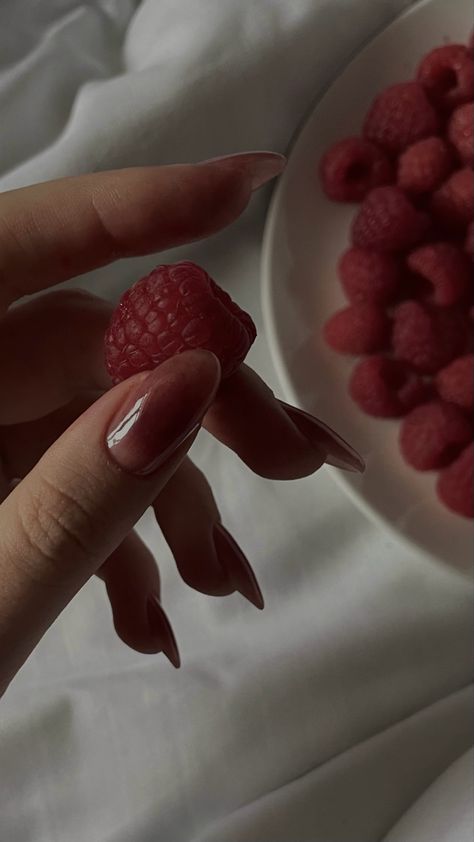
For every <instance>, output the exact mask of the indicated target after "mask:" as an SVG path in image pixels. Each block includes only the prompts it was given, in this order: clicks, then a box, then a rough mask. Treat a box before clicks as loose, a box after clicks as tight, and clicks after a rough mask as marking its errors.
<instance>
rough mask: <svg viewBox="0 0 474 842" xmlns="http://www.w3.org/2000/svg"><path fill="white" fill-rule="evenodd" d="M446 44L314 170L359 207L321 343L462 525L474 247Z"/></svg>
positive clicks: (463, 129)
mask: <svg viewBox="0 0 474 842" xmlns="http://www.w3.org/2000/svg"><path fill="white" fill-rule="evenodd" d="M472 53H473V42H472V38H471V43H470V44H469V46H468V47H466V46H463V45H461V44H449V45H445V46H442V47H439V48H437V49H435V50H433V51H432V52H430V53H429V54H428V55H426V56H425V57H424V58H423V60H422V61H421V64H420V65H419V67H418V71H417V75H416V79H415V80H414V81H410V82H402V83H400V84H397V85H392V86H391V87H389V88H387V89H386V90H384V91H382V93H381V94H380V95H379V96H378V97H377V98H376V99H375V101H374V103H373V104H372V106H371V108H370V110H369V112H368V114H367V116H366V118H365V122H364V127H363V136H362V137H350V138H346V139H343V140H341V141H339V142H338V143H336V144H335V145H334V146H332V147H331V148H330V149H329V150H328V152H327V153H326V154H325V156H324V157H323V159H322V161H321V165H320V176H321V182H322V185H323V189H324V190H325V193H326V195H327V196H328V197H329V198H330V199H332V200H334V201H338V202H361V205H360V208H359V209H358V211H357V213H356V215H355V217H354V220H353V223H352V231H351V235H352V245H351V247H350V248H349V249H348V250H347V251H346V252H345V253H344V254H343V255H342V257H341V259H340V261H339V265H338V273H339V278H340V281H341V284H342V287H343V289H344V292H345V295H346V297H347V299H348V302H349V306H348V307H346V308H344V309H342V310H340V311H339V312H337V313H335V314H334V315H333V316H332V317H331V318H330V319H329V321H328V322H327V323H326V325H325V328H324V335H325V339H326V341H327V343H328V344H329V345H330V346H331V347H332V348H333V349H335V350H336V351H338V352H340V353H344V354H353V355H363V356H364V358H363V359H362V360H360V361H359V362H357V363H356V365H355V367H354V369H353V372H352V375H351V378H350V382H349V391H350V394H351V396H352V398H353V399H354V401H356V403H357V404H358V405H359V407H360V408H361V409H362V410H363V411H365V412H366V413H368V414H369V415H374V416H379V417H386V418H388V417H392V418H395V417H402V416H404V418H403V420H402V423H401V430H400V447H401V451H402V454H403V456H404V458H405V460H406V461H407V462H408V463H409V464H410V465H412V466H413V467H414V468H416V469H417V470H421V471H426V470H439V471H440V474H439V477H438V483H437V490H438V495H439V497H440V499H441V500H442V501H443V502H444V503H445V504H446V505H447V506H448V507H449V508H450V509H451V510H452V511H455V512H457V513H458V514H461V515H464V516H466V517H474V480H473V467H474V444H473V443H472V433H473V430H472V418H473V416H472V413H473V397H474V396H473V392H474V356H473V353H472V345H471V334H472V317H473V313H474V308H473V307H472V283H473V281H472V257H473V247H474V222H473V217H474V173H473V170H472V166H473V161H474V145H473V134H474V103H473V100H474V61H473V54H472Z"/></svg>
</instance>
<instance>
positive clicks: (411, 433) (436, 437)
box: [400, 401, 472, 471]
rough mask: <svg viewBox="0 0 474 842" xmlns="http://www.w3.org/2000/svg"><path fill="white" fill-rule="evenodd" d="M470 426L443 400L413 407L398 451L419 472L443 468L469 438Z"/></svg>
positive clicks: (401, 435) (403, 424)
mask: <svg viewBox="0 0 474 842" xmlns="http://www.w3.org/2000/svg"><path fill="white" fill-rule="evenodd" d="M471 435H472V431H471V424H470V423H469V420H468V419H467V418H466V416H465V415H464V413H463V412H461V410H460V409H458V407H457V406H454V405H453V404H450V403H445V402H444V401H430V402H429V403H424V404H422V405H421V406H417V407H415V409H412V411H411V412H410V413H409V415H407V416H406V418H404V420H403V421H402V425H401V428H400V450H401V452H402V455H403V457H404V459H405V461H406V462H408V464H409V465H411V466H412V467H413V468H416V469H417V470H418V471H432V470H434V469H435V468H444V467H445V465H449V464H450V462H452V461H453V460H454V459H456V457H457V456H458V455H459V453H460V452H461V450H462V449H463V447H465V446H466V444H468V442H469V441H470V439H471Z"/></svg>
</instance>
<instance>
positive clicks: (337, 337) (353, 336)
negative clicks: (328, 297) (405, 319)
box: [324, 304, 390, 354]
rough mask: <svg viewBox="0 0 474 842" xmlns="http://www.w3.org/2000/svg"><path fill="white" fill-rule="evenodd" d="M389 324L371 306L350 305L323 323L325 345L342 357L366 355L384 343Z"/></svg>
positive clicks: (381, 314)
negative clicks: (342, 355) (345, 355)
mask: <svg viewBox="0 0 474 842" xmlns="http://www.w3.org/2000/svg"><path fill="white" fill-rule="evenodd" d="M389 325H390V321H389V319H388V316H387V315H386V314H385V313H384V311H383V310H382V309H381V308H379V307H377V306H376V305H375V304H353V305H352V307H347V308H346V309H344V310H339V311H338V312H337V313H335V314H334V315H333V316H331V318H330V319H329V320H328V321H327V322H326V324H325V326H324V337H325V339H326V342H327V343H328V345H330V346H331V348H334V350H335V351H339V352H340V353H342V354H370V353H372V352H373V351H379V350H380V349H381V348H384V347H385V345H386V344H387V338H388V336H389Z"/></svg>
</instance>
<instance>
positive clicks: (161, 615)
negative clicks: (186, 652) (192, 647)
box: [147, 593, 181, 669]
mask: <svg viewBox="0 0 474 842" xmlns="http://www.w3.org/2000/svg"><path fill="white" fill-rule="evenodd" d="M147 614H148V622H149V624H150V631H151V633H152V635H153V637H154V638H155V639H156V640H157V642H158V643H159V645H160V646H161V652H163V655H166V657H167V658H168V660H169V661H170V662H171V663H172V664H173V666H174V667H175V668H176V669H179V668H180V666H181V658H180V655H179V649H178V644H177V643H176V638H175V636H174V632H173V629H172V628H171V623H170V621H169V620H168V617H167V616H166V614H165V612H164V610H163V607H162V605H161V602H160V600H159V598H158V596H157V595H156V594H154V593H153V594H150V596H149V597H148V602H147Z"/></svg>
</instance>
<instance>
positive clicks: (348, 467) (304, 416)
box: [279, 401, 365, 473]
mask: <svg viewBox="0 0 474 842" xmlns="http://www.w3.org/2000/svg"><path fill="white" fill-rule="evenodd" d="M279 404H280V406H281V407H282V408H283V409H284V410H285V412H286V414H287V415H289V417H290V418H291V420H292V421H293V423H294V424H296V426H297V427H298V429H299V431H300V433H302V434H303V436H305V438H306V439H307V440H308V441H309V443H310V444H312V445H315V446H317V447H318V449H319V450H321V448H325V449H326V453H327V456H326V459H325V462H326V464H328V465H333V466H334V467H335V468H342V469H343V470H344V471H357V472H359V473H363V472H364V471H365V462H364V460H363V459H362V456H360V455H359V453H357V451H356V450H354V448H353V447H351V446H350V444H348V443H347V442H346V441H344V439H343V438H341V436H339V435H338V434H337V433H336V432H334V430H331V428H330V427H328V426H327V424H324V423H323V421H320V420H319V418H315V417H314V415H310V414H309V412H304V411H303V410H302V409H297V408H296V406H290V404H288V403H285V402H284V401H279Z"/></svg>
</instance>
